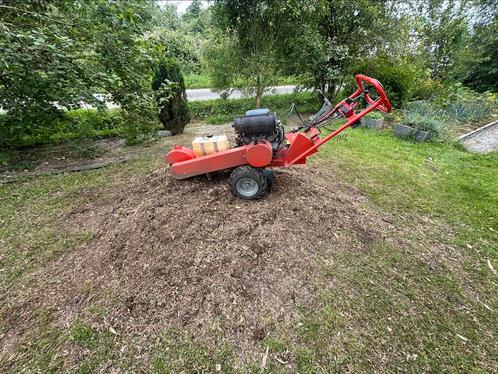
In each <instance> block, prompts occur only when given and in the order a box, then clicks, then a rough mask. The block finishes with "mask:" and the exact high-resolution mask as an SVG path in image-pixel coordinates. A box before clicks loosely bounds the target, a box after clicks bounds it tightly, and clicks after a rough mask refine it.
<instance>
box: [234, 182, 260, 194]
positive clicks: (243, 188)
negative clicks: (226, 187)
mask: <svg viewBox="0 0 498 374" xmlns="http://www.w3.org/2000/svg"><path fill="white" fill-rule="evenodd" d="M237 191H238V192H239V193H240V194H241V195H243V196H245V197H251V196H254V195H256V193H257V192H258V184H257V183H256V181H255V180H254V179H251V178H241V179H239V181H238V182H237Z"/></svg>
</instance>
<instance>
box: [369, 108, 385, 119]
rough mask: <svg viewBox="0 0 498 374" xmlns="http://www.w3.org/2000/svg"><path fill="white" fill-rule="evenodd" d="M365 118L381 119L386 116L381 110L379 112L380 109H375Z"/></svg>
mask: <svg viewBox="0 0 498 374" xmlns="http://www.w3.org/2000/svg"><path fill="white" fill-rule="evenodd" d="M365 118H371V119H381V118H384V116H383V115H382V113H381V112H379V111H378V110H374V111H372V112H370V113H368V114H367V115H366V116H365Z"/></svg>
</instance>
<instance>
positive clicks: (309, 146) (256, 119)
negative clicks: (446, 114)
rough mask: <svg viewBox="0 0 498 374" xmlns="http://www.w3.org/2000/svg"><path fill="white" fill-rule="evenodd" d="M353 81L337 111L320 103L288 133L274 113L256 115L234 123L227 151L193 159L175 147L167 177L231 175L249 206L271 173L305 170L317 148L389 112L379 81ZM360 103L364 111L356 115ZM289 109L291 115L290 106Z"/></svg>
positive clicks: (363, 78)
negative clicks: (364, 120)
mask: <svg viewBox="0 0 498 374" xmlns="http://www.w3.org/2000/svg"><path fill="white" fill-rule="evenodd" d="M355 79H356V83H357V85H358V88H357V90H356V91H355V92H354V93H353V94H351V95H350V96H349V97H347V98H346V99H344V100H342V101H341V102H339V103H338V104H337V105H335V106H334V105H332V104H331V103H330V101H329V100H328V99H327V98H326V97H324V104H323V106H322V108H321V109H320V111H318V112H317V113H316V114H315V115H314V116H312V117H311V118H310V119H309V120H308V121H307V122H305V121H302V125H301V126H299V127H297V128H294V129H292V130H291V131H289V132H287V133H285V131H284V128H283V126H282V124H281V123H280V121H278V119H277V118H276V115H275V113H271V112H270V111H269V110H268V109H256V110H250V111H248V112H246V115H245V116H240V117H237V118H236V119H235V122H234V124H233V127H234V129H235V136H236V141H237V144H236V146H234V147H233V148H231V149H228V150H225V151H221V152H216V153H211V154H208V155H205V156H200V157H196V155H195V153H194V152H193V150H192V149H191V148H188V147H183V146H179V145H175V146H174V147H173V149H172V150H171V151H170V152H169V153H168V154H167V155H166V162H167V163H168V164H170V165H171V168H170V173H171V175H172V176H173V177H174V178H176V179H185V178H189V177H193V176H196V175H202V174H208V173H213V172H217V171H221V170H227V169H231V170H233V171H232V173H231V175H230V179H229V183H230V189H231V191H232V193H233V194H234V195H235V196H238V197H240V198H243V199H247V200H253V199H258V198H260V197H262V196H263V195H264V194H265V193H267V192H268V191H269V190H270V189H271V186H272V184H273V173H272V172H271V170H272V169H273V168H277V167H289V166H292V165H295V164H305V163H306V159H307V158H308V157H309V156H311V155H313V154H314V153H316V152H317V151H318V148H320V146H322V145H323V144H325V143H327V142H328V141H329V140H331V139H332V138H334V137H335V136H337V135H338V134H340V133H341V132H342V131H344V130H346V129H347V128H348V127H353V128H355V127H356V126H357V125H359V123H360V119H361V118H362V117H363V116H365V115H367V114H368V113H370V112H372V111H373V110H376V109H377V110H380V111H382V112H390V111H391V104H390V103H389V100H388V98H387V96H386V93H385V91H384V88H383V87H382V85H381V84H380V82H379V81H378V80H376V79H374V78H370V77H367V76H365V75H361V74H359V75H356V77H355ZM372 88H373V89H372ZM362 99H363V100H364V101H365V104H366V105H365V107H364V108H363V109H359V105H360V101H361V100H362ZM292 109H295V107H294V105H293V106H292V107H291V108H290V110H292ZM296 113H297V111H296ZM289 114H290V113H289ZM298 115H299V113H298ZM299 118H301V117H299ZM340 119H344V120H345V121H346V122H345V123H344V124H343V125H341V126H340V127H338V128H337V129H335V130H334V131H332V132H331V133H329V134H327V135H326V136H324V137H323V138H322V137H320V128H323V127H325V126H329V125H330V124H331V123H332V122H334V121H336V120H340Z"/></svg>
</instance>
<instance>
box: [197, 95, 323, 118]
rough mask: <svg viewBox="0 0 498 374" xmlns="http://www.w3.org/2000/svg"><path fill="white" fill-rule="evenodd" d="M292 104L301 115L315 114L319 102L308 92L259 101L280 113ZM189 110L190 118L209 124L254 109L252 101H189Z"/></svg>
mask: <svg viewBox="0 0 498 374" xmlns="http://www.w3.org/2000/svg"><path fill="white" fill-rule="evenodd" d="M292 103H295V104H296V105H297V108H298V110H299V111H300V112H302V113H311V112H315V111H316V110H318V109H319V108H320V102H319V101H318V100H317V98H316V96H314V95H313V94H311V93H309V92H301V93H294V94H286V95H270V96H263V98H262V101H261V104H262V106H263V107H265V108H269V109H270V110H272V111H276V112H281V113H283V112H284V111H285V110H287V109H288V108H289V106H290V105H291V104H292ZM189 108H190V113H191V115H192V118H195V119H202V118H210V122H211V123H220V122H230V121H231V120H233V117H234V116H238V115H241V114H244V113H245V112H246V111H247V110H249V109H254V99H251V98H247V99H230V100H203V101H191V102H189ZM226 119H229V121H226Z"/></svg>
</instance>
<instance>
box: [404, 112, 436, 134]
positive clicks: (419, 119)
mask: <svg viewBox="0 0 498 374" xmlns="http://www.w3.org/2000/svg"><path fill="white" fill-rule="evenodd" d="M401 123H402V124H404V125H407V126H410V127H412V128H413V129H414V130H415V131H427V132H428V133H429V134H430V136H431V138H432V139H443V138H444V136H445V133H444V124H443V122H441V121H440V120H438V119H437V118H434V117H431V116H428V115H425V114H422V113H418V112H415V111H407V112H406V113H405V115H404V117H403V120H402V121H401Z"/></svg>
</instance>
